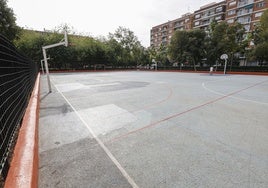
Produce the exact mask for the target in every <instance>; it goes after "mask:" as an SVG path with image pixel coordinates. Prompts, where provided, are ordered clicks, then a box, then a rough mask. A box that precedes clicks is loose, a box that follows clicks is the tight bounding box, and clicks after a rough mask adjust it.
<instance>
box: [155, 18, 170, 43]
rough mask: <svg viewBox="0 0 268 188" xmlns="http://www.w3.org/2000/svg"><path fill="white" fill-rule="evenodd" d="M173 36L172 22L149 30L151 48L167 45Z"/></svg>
mask: <svg viewBox="0 0 268 188" xmlns="http://www.w3.org/2000/svg"><path fill="white" fill-rule="evenodd" d="M172 34H173V28H172V22H171V21H168V22H166V23H163V24H161V25H158V26H155V27H153V28H152V29H151V46H153V47H159V46H160V45H161V44H162V45H167V44H169V42H170V39H171V36H172Z"/></svg>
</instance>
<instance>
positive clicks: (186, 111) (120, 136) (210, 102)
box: [107, 80, 268, 143]
mask: <svg viewBox="0 0 268 188" xmlns="http://www.w3.org/2000/svg"><path fill="white" fill-rule="evenodd" d="M267 81H268V80H265V81H262V82H258V83H255V84H253V85H250V86H248V87H245V88H242V89H240V90H237V91H234V92H231V93H229V94H227V95H223V96H222V97H219V98H216V99H214V100H211V101H208V102H205V103H203V104H200V105H198V106H195V107H192V108H190V109H188V110H185V111H183V112H179V113H177V114H173V115H171V116H168V117H166V118H163V119H161V120H158V121H156V122H153V123H151V124H149V125H146V126H144V127H141V128H139V129H135V130H133V131H130V132H128V133H126V134H123V135H119V136H117V137H115V138H113V139H111V140H109V141H107V142H109V143H112V142H115V141H118V140H120V139H122V138H125V137H127V136H129V135H131V134H134V133H137V132H139V131H142V130H144V129H147V128H150V127H153V126H155V125H157V124H159V123H162V122H165V121H167V120H169V119H172V118H175V117H179V116H181V115H183V114H186V113H189V112H192V111H195V110H198V109H200V108H202V107H204V106H207V105H209V104H212V103H215V102H217V101H220V100H223V99H225V98H228V97H230V96H232V95H235V94H237V93H240V92H242V91H245V90H247V89H250V88H253V87H256V86H258V85H261V84H263V83H265V82H267Z"/></svg>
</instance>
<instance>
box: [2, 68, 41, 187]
mask: <svg viewBox="0 0 268 188" xmlns="http://www.w3.org/2000/svg"><path fill="white" fill-rule="evenodd" d="M39 93H40V73H39V74H38V76H37V79H36V82H35V86H34V89H33V92H32V95H31V98H30V101H29V104H28V107H27V109H26V112H25V115H24V117H23V121H22V125H21V128H20V131H19V136H18V140H17V143H16V146H15V149H14V154H13V159H12V161H11V165H10V168H9V171H8V175H7V179H6V181H5V186H4V187H5V188H14V187H20V188H24V187H25V188H26V187H27V188H35V187H38V124H39Z"/></svg>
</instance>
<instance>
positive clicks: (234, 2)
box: [228, 1, 236, 7]
mask: <svg viewBox="0 0 268 188" xmlns="http://www.w3.org/2000/svg"><path fill="white" fill-rule="evenodd" d="M228 5H229V7H231V6H235V5H236V1H232V2H230V3H229V4H228Z"/></svg>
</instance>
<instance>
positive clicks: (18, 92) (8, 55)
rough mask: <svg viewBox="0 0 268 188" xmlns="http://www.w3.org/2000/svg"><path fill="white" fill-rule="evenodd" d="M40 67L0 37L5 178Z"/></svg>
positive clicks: (1, 168)
mask: <svg viewBox="0 0 268 188" xmlns="http://www.w3.org/2000/svg"><path fill="white" fill-rule="evenodd" d="M37 73H38V65H37V64H36V63H34V62H32V61H31V60H30V59H28V58H27V57H25V56H24V55H22V54H21V53H20V52H18V50H17V49H16V48H15V46H14V45H13V44H12V43H11V42H10V41H8V40H7V39H6V38H5V37H4V36H2V35H0V176H1V177H2V179H5V178H6V176H7V172H8V169H9V163H10V160H9V158H10V157H11V153H12V152H11V151H12V148H13V146H14V143H15V142H16V133H17V132H18V130H19V128H20V124H21V120H22V118H23V116H24V113H25V109H26V107H27V104H28V102H29V98H30V95H31V92H32V89H33V87H34V83H35V80H36V76H37Z"/></svg>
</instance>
